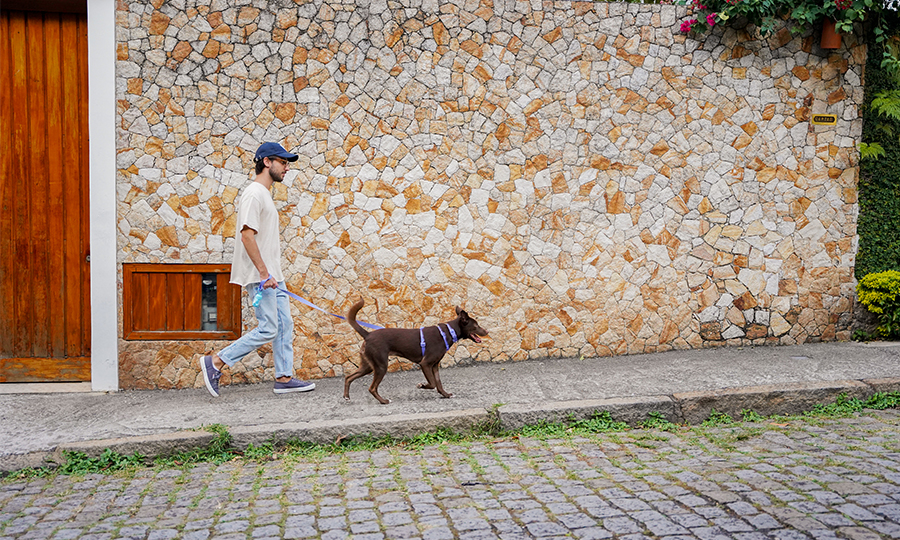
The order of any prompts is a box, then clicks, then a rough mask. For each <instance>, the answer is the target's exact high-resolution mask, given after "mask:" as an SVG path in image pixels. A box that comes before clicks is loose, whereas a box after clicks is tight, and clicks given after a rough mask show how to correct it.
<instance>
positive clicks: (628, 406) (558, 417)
mask: <svg viewBox="0 0 900 540" xmlns="http://www.w3.org/2000/svg"><path fill="white" fill-rule="evenodd" d="M894 391H900V378H884V379H865V380H862V381H857V380H843V381H823V382H813V383H797V384H781V385H766V386H753V387H742V388H724V389H720V390H714V391H707V392H683V393H677V394H673V395H671V396H639V397H633V398H609V399H597V400H577V401H557V402H549V403H542V404H535V405H532V404H528V405H525V404H521V405H520V404H510V405H504V406H501V407H499V408H498V409H497V410H496V411H487V410H484V409H463V410H458V411H446V412H440V413H421V414H399V415H393V416H388V417H384V416H379V417H374V416H373V417H363V418H354V419H352V420H339V421H314V422H296V423H282V424H258V425H252V426H234V427H229V433H231V435H232V445H233V446H234V447H235V448H237V449H238V450H241V451H243V450H246V449H247V448H248V447H249V446H250V445H251V444H252V445H254V446H261V445H263V444H266V443H272V444H276V445H278V444H284V443H287V442H289V441H292V440H297V441H304V442H310V443H329V442H335V441H337V440H339V439H342V438H346V437H354V436H372V437H380V436H392V437H396V438H403V437H413V436H415V435H417V434H419V433H425V432H429V431H435V430H437V429H441V428H445V429H450V430H453V431H466V430H469V429H472V428H474V427H477V426H479V425H485V424H488V423H490V422H497V421H499V425H500V426H501V427H502V428H503V429H507V430H516V429H520V428H522V427H524V426H525V425H529V424H538V423H541V422H564V421H568V420H571V419H575V420H578V419H587V418H590V417H591V416H592V415H593V414H594V413H595V412H597V411H609V413H610V415H611V416H612V418H613V420H616V421H621V422H626V423H628V424H630V425H638V424H639V423H640V422H642V421H644V420H645V419H646V418H647V417H648V415H649V414H650V413H651V412H658V413H661V414H662V416H663V417H664V418H666V419H667V420H668V421H670V422H673V423H685V424H691V425H693V424H700V423H702V422H704V421H705V420H706V419H707V418H709V416H710V413H711V412H712V410H713V409H715V410H716V411H718V412H721V413H725V414H728V415H730V416H731V417H732V418H734V419H736V420H740V419H741V412H742V411H743V410H745V409H749V410H752V411H754V412H756V413H758V414H760V415H763V416H769V415H779V414H798V413H802V412H804V411H808V410H810V409H812V408H813V407H814V406H815V405H817V404H822V403H831V402H833V401H834V400H835V399H836V398H837V397H838V396H839V395H840V394H842V393H843V394H846V395H847V396H848V397H851V398H857V399H860V400H865V399H867V398H868V397H869V396H871V395H872V394H874V393H876V392H894ZM215 437H216V435H215V434H213V433H210V432H208V431H199V430H197V431H193V430H192V431H176V432H172V433H162V434H158V435H142V436H137V437H121V438H115V439H99V440H92V441H83V442H74V443H66V444H61V445H59V446H58V447H56V448H55V449H53V451H47V452H31V453H28V454H7V455H2V456H0V471H3V472H9V471H15V470H19V469H22V468H26V467H40V466H43V465H47V464H52V463H54V462H55V463H61V462H62V461H64V457H63V453H64V452H67V451H71V452H82V453H84V454H86V455H88V456H90V457H97V456H99V455H100V454H102V453H103V451H104V450H106V449H110V450H112V451H114V452H117V453H119V454H123V455H131V454H133V453H135V452H138V453H140V454H143V455H144V456H147V457H148V458H155V457H158V456H166V455H172V454H176V453H178V452H182V451H190V450H194V449H197V448H203V447H206V446H208V445H209V444H210V443H211V442H212V441H213V440H214V439H215Z"/></svg>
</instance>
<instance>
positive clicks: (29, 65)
mask: <svg viewBox="0 0 900 540" xmlns="http://www.w3.org/2000/svg"><path fill="white" fill-rule="evenodd" d="M29 9H32V8H29ZM87 89H88V84H87V16H86V14H84V13H52V12H38V11H4V10H0V382H38V381H89V380H90V378H91V369H90V348H91V347H90V337H91V328H90V320H91V319H90V267H89V262H88V260H89V245H88V239H89V235H88V233H89V229H88V224H89V217H90V216H89V212H88V196H89V187H88V129H87V126H88V115H87ZM106 309H116V306H106ZM111 330H112V331H114V329H111Z"/></svg>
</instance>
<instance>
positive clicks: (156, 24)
mask: <svg viewBox="0 0 900 540" xmlns="http://www.w3.org/2000/svg"><path fill="white" fill-rule="evenodd" d="M171 20H172V19H170V18H169V17H167V16H166V14H165V13H163V12H161V11H154V12H153V15H151V16H150V27H149V28H148V29H147V30H148V31H149V32H150V35H154V36H161V35H163V34H165V33H166V29H168V28H169V22H170V21H171Z"/></svg>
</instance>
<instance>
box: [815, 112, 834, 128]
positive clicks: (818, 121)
mask: <svg viewBox="0 0 900 540" xmlns="http://www.w3.org/2000/svg"><path fill="white" fill-rule="evenodd" d="M812 123H813V125H815V126H833V125H835V124H837V115H836V114H814V115H812Z"/></svg>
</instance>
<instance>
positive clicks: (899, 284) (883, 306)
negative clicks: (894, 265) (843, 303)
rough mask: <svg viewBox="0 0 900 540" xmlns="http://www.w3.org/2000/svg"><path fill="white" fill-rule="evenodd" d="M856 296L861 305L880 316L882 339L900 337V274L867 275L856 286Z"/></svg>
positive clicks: (879, 329) (889, 271)
mask: <svg viewBox="0 0 900 540" xmlns="http://www.w3.org/2000/svg"><path fill="white" fill-rule="evenodd" d="M856 294H857V295H858V296H859V301H860V303H862V305H864V306H866V309H868V310H869V311H871V312H872V313H875V314H876V315H877V316H878V323H879V324H878V333H879V334H881V336H882V337H884V338H896V337H900V298H898V296H900V272H898V271H896V270H888V271H886V272H878V273H874V274H867V275H865V276H864V277H863V278H862V279H861V280H859V283H857V284H856Z"/></svg>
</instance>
